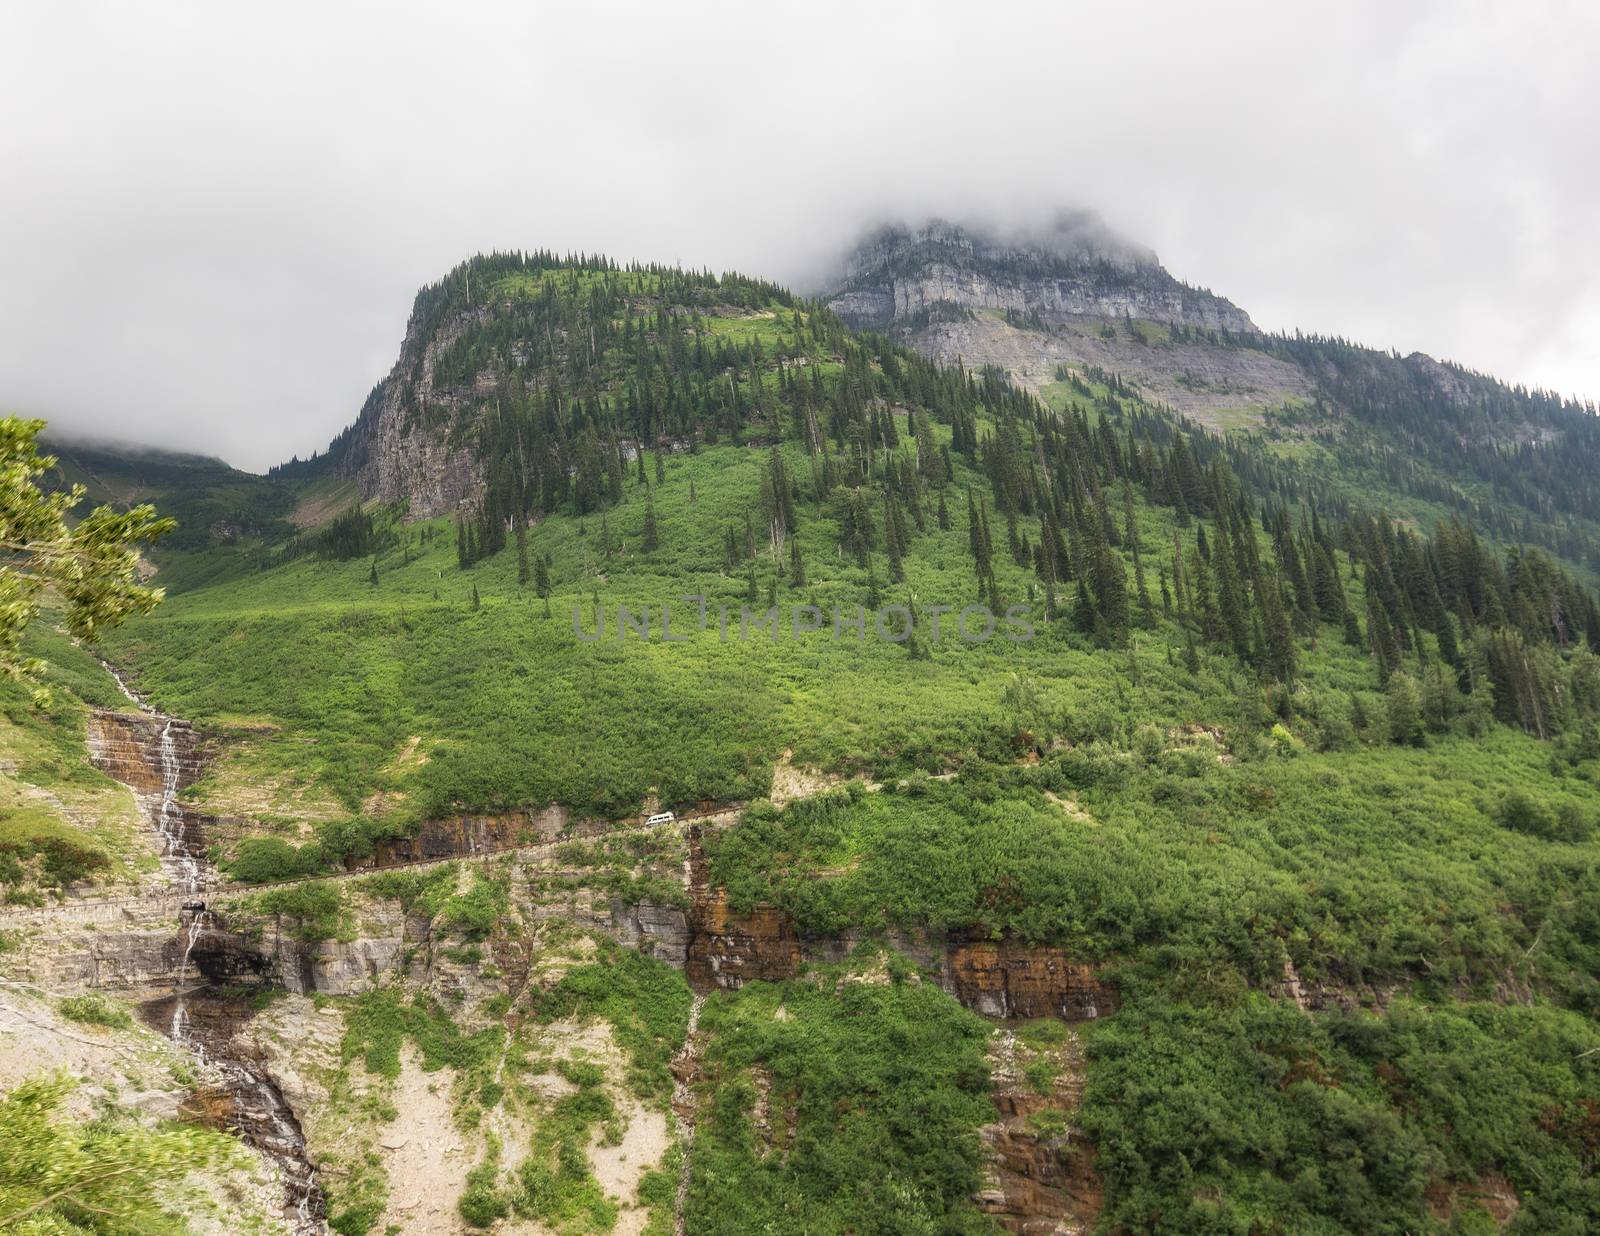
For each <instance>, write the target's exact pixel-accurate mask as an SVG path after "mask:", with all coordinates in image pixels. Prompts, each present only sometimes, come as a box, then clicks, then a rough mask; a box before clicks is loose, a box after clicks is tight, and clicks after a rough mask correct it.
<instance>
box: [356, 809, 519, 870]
mask: <svg viewBox="0 0 1600 1236" xmlns="http://www.w3.org/2000/svg"><path fill="white" fill-rule="evenodd" d="M537 836H538V833H537V830H536V823H535V817H534V816H533V815H531V814H529V813H527V812H513V813H511V814H509V815H471V816H468V815H459V816H451V817H449V818H447V819H443V820H428V821H426V822H425V823H424V824H423V825H422V826H421V828H419V829H418V830H417V833H416V835H415V836H412V837H396V838H394V839H393V840H390V841H382V842H379V843H378V845H377V847H376V848H375V849H374V850H373V852H372V854H371V855H369V856H368V857H366V858H360V859H356V858H352V859H349V860H347V861H346V863H345V867H346V869H348V870H350V871H365V870H370V869H377V868H382V867H397V866H400V865H401V864H404V863H418V862H430V861H433V860H436V859H444V858H470V857H472V856H474V855H479V854H493V853H495V852H496V851H499V850H507V849H510V848H512V847H513V846H515V845H518V844H520V843H522V842H526V841H531V840H534V839H535V838H536V837H537Z"/></svg>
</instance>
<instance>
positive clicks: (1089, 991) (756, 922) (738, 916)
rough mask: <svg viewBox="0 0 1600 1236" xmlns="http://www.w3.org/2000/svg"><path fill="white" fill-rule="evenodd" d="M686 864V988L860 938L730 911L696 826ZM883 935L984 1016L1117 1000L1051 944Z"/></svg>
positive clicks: (1076, 1013) (1085, 1011) (753, 973)
mask: <svg viewBox="0 0 1600 1236" xmlns="http://www.w3.org/2000/svg"><path fill="white" fill-rule="evenodd" d="M689 868H690V873H689V903H690V904H689V914H688V929H689V942H688V948H687V956H686V961H685V966H684V972H685V976H686V977H687V978H688V980H689V984H690V986H692V987H694V988H695V989H696V990H699V991H706V990H709V989H710V988H713V987H721V988H723V989H725V990H729V991H733V990H736V989H738V988H739V987H742V986H743V985H744V984H745V983H748V982H751V981H752V980H756V979H763V980H769V981H773V980H779V979H785V978H790V977H792V976H793V975H794V973H795V972H796V971H797V970H798V969H799V968H800V967H801V966H802V965H803V964H805V963H807V962H838V961H842V960H843V959H844V958H845V957H847V956H848V955H849V954H850V953H851V951H852V950H854V949H855V947H856V946H857V945H858V944H860V943H861V942H862V939H863V937H862V936H860V935H856V934H853V933H845V934H843V935H840V936H831V937H826V938H810V937H806V936H803V935H801V934H800V933H799V931H798V930H797V929H796V927H795V925H794V923H793V921H792V920H790V919H789V918H788V916H787V915H785V914H783V913H782V912H781V911H779V910H777V909H775V908H773V907H770V906H758V907H756V908H755V909H753V910H750V911H748V912H740V911H736V910H734V909H733V908H732V907H731V906H730V905H729V904H728V894H727V890H726V889H721V888H713V887H712V886H711V884H710V876H709V873H708V872H707V869H706V862H705V857H704V854H703V852H702V850H701V846H700V834H699V831H698V829H696V828H691V829H690V830H689ZM884 942H885V943H886V944H888V945H889V946H890V947H892V948H894V949H896V950H897V951H899V952H901V953H904V954H905V955H906V956H907V957H909V958H910V959H911V960H912V961H914V962H916V963H917V964H918V965H919V966H921V967H923V968H924V969H926V970H930V971H932V972H933V974H934V977H935V980H936V981H937V982H938V983H939V985H940V986H941V987H942V988H944V990H946V991H948V992H949V993H950V994H951V995H953V996H954V997H955V998H956V999H958V1000H960V1001H961V1003H962V1004H964V1005H966V1006H967V1007H968V1008H970V1009H972V1010H973V1011H974V1012H978V1013H982V1014H983V1015H984V1016H986V1017H996V1018H1002V1019H1009V1018H1019V1017H1058V1018H1061V1019H1062V1020H1064V1021H1070V1022H1076V1021H1090V1020H1093V1019H1094V1018H1096V1017H1102V1016H1105V1015H1106V1014H1107V1013H1111V1012H1114V1011H1115V1010H1116V1008H1117V1003H1118V1001H1117V993H1116V989H1115V988H1113V987H1111V986H1110V985H1109V984H1107V983H1104V982H1102V981H1101V980H1100V979H1099V977H1098V976H1097V974H1096V972H1095V969H1094V967H1093V966H1090V965H1087V964H1085V963H1082V962H1075V961H1072V960H1071V959H1070V958H1069V957H1068V956H1067V955H1066V954H1065V953H1064V952H1063V951H1062V950H1061V949H1059V948H1052V947H1048V946H1037V945H1028V944H1024V943H1023V942H1021V941H1018V940H1012V939H1000V940H987V939H970V938H969V939H950V940H941V939H932V938H929V937H927V936H925V935H911V934H906V933H893V932H892V933H890V934H889V935H888V936H887V937H886V938H885V940H884Z"/></svg>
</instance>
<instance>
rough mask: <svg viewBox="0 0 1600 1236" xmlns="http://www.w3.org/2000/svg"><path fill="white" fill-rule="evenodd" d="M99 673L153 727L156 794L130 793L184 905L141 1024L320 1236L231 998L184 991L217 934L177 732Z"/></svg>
mask: <svg viewBox="0 0 1600 1236" xmlns="http://www.w3.org/2000/svg"><path fill="white" fill-rule="evenodd" d="M106 669H107V670H108V671H109V672H110V673H111V675H112V677H114V678H115V679H116V680H117V685H118V686H119V687H121V688H122V691H123V694H124V695H126V696H127V697H128V699H129V700H131V701H132V702H133V703H134V704H135V705H136V706H137V707H138V709H139V711H140V712H141V713H142V714H143V715H144V716H146V717H148V718H150V719H151V720H153V721H157V722H159V723H160V724H161V736H160V740H159V742H158V743H156V744H155V747H156V750H157V752H158V753H159V760H160V774H161V789H160V793H159V795H157V794H154V793H150V792H148V791H136V792H137V793H138V795H139V803H140V807H141V809H142V810H143V812H144V813H145V816H146V818H147V819H149V820H150V821H151V823H152V824H153V825H154V826H155V830H156V833H157V834H158V836H159V838H160V842H161V865H162V867H163V868H164V870H165V871H166V873H167V876H168V879H169V880H170V881H171V882H172V884H174V885H176V886H177V887H178V888H179V889H181V890H182V892H183V895H184V901H185V903H186V904H185V907H184V910H183V918H182V920H181V922H182V933H183V958H182V960H181V961H180V962H179V965H178V977H177V982H176V984H175V989H174V991H173V994H172V997H171V1000H172V1011H171V1015H170V1017H169V1016H167V1015H166V1013H165V1012H164V1011H162V1012H161V1013H160V1014H159V1017H158V1015H157V1010H158V1009H162V1008H163V1006H164V1005H165V1001H164V1000H156V1001H151V1002H150V1003H149V1004H148V1005H146V1006H145V1007H146V1010H147V1012H146V1017H147V1019H148V1020H150V1022H151V1024H152V1025H154V1026H155V1027H156V1028H157V1029H162V1028H164V1029H165V1030H166V1032H167V1035H168V1037H170V1038H171V1039H172V1040H173V1041H174V1042H175V1043H179V1044H181V1045H182V1046H183V1047H184V1048H186V1049H187V1050H188V1051H190V1052H192V1053H193V1054H194V1056H195V1057H196V1058H197V1059H198V1060H199V1061H200V1062H201V1063H202V1064H203V1065H204V1066H205V1067H206V1070H207V1072H208V1073H209V1074H210V1075H212V1076H213V1077H216V1078H218V1079H220V1080H221V1082H222V1083H223V1085H224V1086H225V1087H226V1088H227V1090H228V1092H229V1093H230V1094H231V1095H232V1096H233V1115H232V1117H231V1119H230V1121H229V1123H230V1125H231V1126H232V1127H233V1128H234V1129H236V1130H237V1132H238V1134H239V1136H240V1137H241V1138H242V1139H243V1140H244V1141H245V1142H247V1143H248V1144H250V1145H252V1146H254V1147H256V1148H257V1149H258V1150H260V1151H262V1152H263V1153H265V1154H266V1155H268V1156H269V1157H270V1158H271V1159H272V1160H273V1161H274V1162H276V1163H277V1165H278V1168H279V1170H280V1172H281V1173H282V1180H283V1186H284V1193H285V1198H284V1218H285V1219H286V1220H287V1221H288V1230H289V1231H290V1232H292V1233H294V1236H326V1233H327V1231H328V1227H327V1223H326V1221H325V1219H324V1205H325V1204H324V1201H323V1197H322V1190H321V1188H320V1187H319V1186H318V1184H317V1175H316V1168H315V1167H314V1166H313V1164H312V1162H311V1159H310V1157H309V1155H308V1154H307V1152H306V1142H305V1136H304V1134H303V1133H302V1132H301V1130H300V1125H299V1123H298V1122H297V1121H296V1120H295V1117H294V1112H293V1111H292V1109H291V1108H290V1106H289V1104H288V1102H287V1100H285V1099H284V1097H283V1093H282V1091H281V1090H279V1089H278V1086H277V1083H276V1082H275V1081H274V1080H273V1078H272V1075H271V1074H270V1073H269V1072H268V1071H267V1069H266V1066H265V1065H263V1064H262V1063H261V1062H260V1061H259V1060H257V1059H256V1058H254V1056H253V1055H251V1054H249V1053H248V1052H247V1051H243V1050H241V1049H240V1048H239V1047H237V1046H235V1044H234V1042H233V1035H234V1032H235V1028H236V1026H237V1020H236V1015H235V1013H234V1011H233V1007H230V1006H236V1005H237V998H236V997H226V996H221V997H219V996H218V995H217V994H216V993H214V992H212V991H211V990H210V989H209V988H207V987H205V986H203V985H202V986H200V987H197V988H195V989H193V990H190V989H188V987H187V982H188V977H189V963H190V960H191V958H192V955H193V953H194V950H195V947H196V945H197V944H198V943H199V940H200V937H201V936H202V935H203V934H204V933H205V931H206V929H207V928H208V927H216V926H218V921H217V919H216V916H215V915H214V914H213V913H212V912H211V911H210V910H208V909H205V908H204V905H203V902H202V900H201V899H202V897H203V895H204V894H205V891H206V888H207V885H208V884H209V883H210V870H209V867H208V866H207V864H206V862H205V859H204V857H203V855H201V854H199V853H197V852H196V851H195V848H194V845H193V844H192V843H191V840H190V830H189V825H188V821H187V820H186V819H185V818H184V812H183V807H182V805H181V804H180V803H179V801H178V792H179V790H181V789H182V786H183V771H184V769H183V758H184V757H183V755H182V754H181V753H180V751H179V747H178V740H179V735H180V733H181V732H183V731H184V729H185V727H184V726H183V724H182V723H181V722H179V721H178V720H177V719H176V718H174V717H170V716H167V715H165V714H163V713H160V712H157V711H156V710H155V709H154V708H152V707H151V706H150V705H149V704H148V703H146V702H145V701H144V700H143V699H141V698H140V697H139V696H138V695H137V694H136V693H135V692H134V691H133V689H132V688H131V687H129V686H128V684H127V682H126V681H124V679H123V678H122V676H121V675H120V674H118V673H117V671H116V670H115V669H113V668H112V667H111V666H110V665H107V666H106ZM146 732H148V731H146ZM139 758H140V761H141V763H142V764H143V766H144V768H145V770H146V772H147V773H148V772H150V771H154V770H153V769H151V768H150V765H151V763H152V762H153V761H152V753H151V751H150V744H149V742H148V739H145V740H144V743H143V745H142V750H141V753H140V757H139ZM114 775H115V774H114ZM143 784H145V785H148V784H149V782H148V781H144V782H143Z"/></svg>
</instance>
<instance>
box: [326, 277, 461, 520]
mask: <svg viewBox="0 0 1600 1236" xmlns="http://www.w3.org/2000/svg"><path fill="white" fill-rule="evenodd" d="M427 296H428V291H427V290H424V292H423V294H422V295H419V296H418V297H417V306H416V308H415V309H414V310H413V311H412V314H411V319H410V321H409V322H408V323H407V324H406V336H405V341H404V342H403V343H402V344H401V346H400V356H399V359H397V360H396V361H395V363H394V368H393V369H391V370H390V371H389V375H388V377H386V378H384V379H383V381H381V382H379V383H378V385H377V386H376V387H374V388H373V390H372V393H371V394H370V395H368V396H367V401H366V403H365V404H364V405H363V406H362V408H361V415H360V416H359V417H358V418H357V419H356V422H355V424H354V425H352V426H351V427H350V428H349V429H348V430H346V431H345V433H344V434H343V435H341V437H340V439H339V440H338V441H336V442H335V443H334V444H333V447H332V449H331V450H330V458H331V459H332V461H333V466H334V469H335V470H336V471H337V472H338V473H339V474H340V475H343V476H346V477H349V478H350V479H352V480H354V481H356V482H357V484H359V485H360V487H361V496H362V498H364V499H376V500H377V501H379V502H398V501H401V500H405V501H407V502H408V503H409V504H410V505H409V510H410V513H411V515H413V516H414V517H416V518H419V519H430V518H433V517H434V516H437V515H446V514H449V513H450V512H451V511H454V510H456V509H458V508H459V507H460V506H462V505H463V504H464V503H466V502H469V501H470V500H471V499H472V498H473V497H474V496H476V494H477V493H478V491H479V490H480V489H481V488H482V486H483V476H484V471H483V461H482V459H481V458H479V456H478V454H477V453H476V452H475V451H472V450H469V449H463V446H462V444H461V442H460V441H452V440H451V439H452V433H451V431H452V429H455V428H457V421H458V418H459V417H460V416H461V415H462V414H463V413H464V412H465V411H466V410H467V409H468V408H469V407H470V406H471V401H470V399H469V398H467V397H465V396H464V395H463V394H462V393H461V392H457V391H451V390H446V389H443V388H442V386H441V384H440V383H438V382H437V381H436V377H437V371H438V365H439V359H440V357H441V356H443V355H444V353H445V352H446V351H447V350H448V349H449V348H450V346H451V345H452V344H454V343H455V342H456V340H458V339H459V338H460V337H461V335H462V334H463V333H464V332H465V331H466V330H468V329H469V328H470V327H471V326H472V325H473V324H474V323H476V322H478V321H480V320H481V311H480V310H475V309H470V308H469V309H465V310H462V311H461V312H458V313H456V314H454V315H453V316H450V317H447V318H445V320H444V321H442V322H441V321H438V320H436V318H437V315H436V314H430V313H428V312H427V311H426V305H427V299H426V298H427Z"/></svg>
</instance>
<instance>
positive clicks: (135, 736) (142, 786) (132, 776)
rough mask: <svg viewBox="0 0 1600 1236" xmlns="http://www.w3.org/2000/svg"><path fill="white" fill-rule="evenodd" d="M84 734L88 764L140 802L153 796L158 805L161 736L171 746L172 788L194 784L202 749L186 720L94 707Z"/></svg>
mask: <svg viewBox="0 0 1600 1236" xmlns="http://www.w3.org/2000/svg"><path fill="white" fill-rule="evenodd" d="M169 727H170V728H169ZM88 731H89V735H88V742H89V762H90V763H91V764H93V765H94V766H95V767H96V768H98V769H99V770H100V771H101V772H103V773H105V774H106V775H107V776H108V777H111V778H113V779H114V780H117V781H120V782H122V783H123V784H124V785H127V786H130V787H131V788H132V789H133V791H134V793H136V794H137V795H139V797H140V799H141V801H142V800H144V799H146V798H148V797H152V796H153V797H154V798H155V800H156V802H157V803H158V804H159V802H160V796H161V793H162V790H163V788H164V772H163V769H164V763H163V758H162V750H161V747H162V736H163V734H166V735H167V737H168V740H169V741H170V742H171V744H172V749H173V754H174V757H175V762H176V765H177V771H178V784H177V789H179V790H184V789H187V788H188V787H189V786H191V785H193V784H194V783H195V781H197V780H198V779H199V777H200V774H201V772H202V771H203V769H204V765H205V760H206V756H207V751H206V744H205V742H204V741H203V740H202V738H201V736H200V734H199V732H198V731H197V730H196V729H195V728H194V726H192V725H190V724H189V723H188V722H187V721H179V720H177V719H174V718H168V717H164V716H161V715H160V714H158V713H149V712H112V711H111V710H109V709H105V708H96V709H94V710H93V711H92V712H91V713H90V714H89V721H88Z"/></svg>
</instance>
